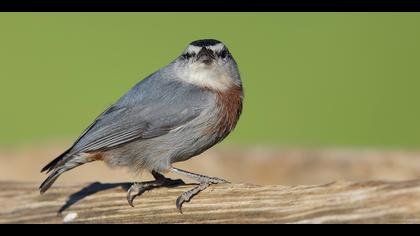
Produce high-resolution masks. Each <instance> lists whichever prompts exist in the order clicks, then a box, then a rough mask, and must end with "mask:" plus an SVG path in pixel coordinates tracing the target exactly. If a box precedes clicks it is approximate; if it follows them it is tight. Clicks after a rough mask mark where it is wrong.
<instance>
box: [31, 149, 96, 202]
mask: <svg viewBox="0 0 420 236" xmlns="http://www.w3.org/2000/svg"><path fill="white" fill-rule="evenodd" d="M86 162H88V160H87V159H86V158H85V157H84V156H79V155H69V150H67V151H66V152H64V153H63V154H61V155H60V156H58V157H57V158H55V159H54V160H53V161H51V162H50V163H49V164H48V165H46V166H45V167H44V168H43V169H42V171H41V172H44V171H47V173H48V172H51V173H50V174H49V176H48V177H47V179H45V181H44V182H42V184H41V186H39V191H40V193H41V194H43V193H45V192H46V191H47V190H48V189H49V188H50V187H51V185H53V184H54V182H55V181H56V180H57V178H58V177H59V176H60V175H61V174H63V173H64V172H66V171H68V170H71V169H73V168H75V167H77V166H80V165H82V164H85V163H86Z"/></svg>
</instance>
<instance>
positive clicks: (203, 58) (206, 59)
mask: <svg viewBox="0 0 420 236" xmlns="http://www.w3.org/2000/svg"><path fill="white" fill-rule="evenodd" d="M214 59H215V56H214V54H213V52H212V51H211V50H209V49H207V48H205V47H203V48H202V49H201V50H200V52H198V54H197V61H200V62H203V63H205V64H207V65H208V64H211V63H212V61H213V60H214Z"/></svg>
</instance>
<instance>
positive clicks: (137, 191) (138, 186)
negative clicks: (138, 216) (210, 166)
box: [127, 178, 185, 207]
mask: <svg viewBox="0 0 420 236" xmlns="http://www.w3.org/2000/svg"><path fill="white" fill-rule="evenodd" d="M184 184H185V182H184V181H183V180H182V179H175V180H173V179H169V178H161V179H157V180H155V181H151V182H143V183H134V184H133V185H131V187H130V188H129V189H128V191H127V201H128V204H129V205H130V206H131V207H134V204H133V201H134V199H135V198H136V197H137V196H139V195H141V194H143V193H144V192H146V191H148V190H151V189H153V188H159V187H172V186H179V185H184Z"/></svg>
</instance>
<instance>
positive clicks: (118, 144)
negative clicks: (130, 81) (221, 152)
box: [40, 39, 243, 211]
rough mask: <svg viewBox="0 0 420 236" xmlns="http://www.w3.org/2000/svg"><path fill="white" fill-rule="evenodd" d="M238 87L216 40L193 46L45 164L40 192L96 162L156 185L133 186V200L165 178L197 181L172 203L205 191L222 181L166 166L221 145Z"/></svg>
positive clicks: (231, 122)
mask: <svg viewBox="0 0 420 236" xmlns="http://www.w3.org/2000/svg"><path fill="white" fill-rule="evenodd" d="M242 99H243V91H242V82H241V79H240V75H239V71H238V67H237V64H236V62H235V60H234V59H233V57H232V55H231V54H230V52H229V51H228V49H227V48H226V46H225V45H224V44H223V43H221V42H220V41H217V40H214V39H204V40H197V41H194V42H192V43H190V44H189V45H188V47H187V48H186V49H185V51H184V52H183V53H182V55H181V56H179V57H178V58H176V59H175V60H174V61H172V62H171V63H170V64H169V65H167V66H165V67H163V68H162V69H160V70H158V71H157V72H155V73H153V74H151V75H150V76H148V77H147V78H145V79H144V80H142V81H140V82H139V83H138V84H136V85H135V86H134V87H133V88H132V89H131V90H130V91H128V92H127V93H126V94H125V95H124V96H123V97H121V98H120V99H119V100H118V101H117V102H116V103H115V104H114V105H112V106H110V107H109V108H108V109H106V110H105V111H104V112H103V113H102V114H101V115H99V117H97V118H96V119H95V121H94V122H93V123H92V124H91V125H90V126H89V127H88V128H87V129H86V130H85V131H84V132H83V133H82V134H81V135H80V137H79V138H78V139H77V140H76V141H75V142H74V144H73V145H72V146H71V147H70V148H69V149H68V150H67V151H65V152H64V153H63V154H61V155H60V156H58V157H57V158H55V159H54V160H53V161H51V162H50V163H49V164H48V165H46V166H45V167H44V168H43V169H42V172H44V171H47V173H48V172H51V173H50V174H49V176H48V178H47V179H46V180H45V181H44V182H43V183H42V184H41V186H40V192H41V193H44V192H45V191H47V190H48V188H49V187H50V186H51V185H52V184H53V183H54V181H55V180H56V179H57V178H58V177H59V176H60V175H61V174H62V173H64V172H65V171H68V170H70V169H73V168H75V167H77V166H80V165H82V164H85V163H88V162H91V161H97V160H101V161H104V162H105V163H107V164H108V165H109V166H111V167H117V166H120V167H128V168H130V169H131V170H132V171H134V172H136V173H139V172H140V171H142V170H147V171H149V172H151V174H152V175H153V176H154V178H155V180H154V181H151V182H144V183H134V184H133V185H132V186H131V187H130V189H129V190H128V193H127V199H128V202H129V204H130V205H131V206H133V199H134V198H135V197H136V196H137V195H139V194H141V193H142V192H144V190H146V189H150V188H153V187H161V186H167V185H170V184H173V183H174V182H178V183H179V181H180V180H171V179H168V178H166V177H164V176H163V174H162V173H167V172H172V173H174V174H179V175H183V176H186V177H189V178H191V179H194V180H196V181H198V182H199V185H198V186H197V187H195V188H193V189H192V190H190V191H187V192H185V193H183V194H182V195H181V196H179V197H178V199H177V201H176V206H177V208H178V209H179V210H180V211H181V207H182V204H183V203H184V202H188V201H190V199H192V197H193V196H194V195H196V194H197V193H199V192H200V191H202V190H203V189H205V188H207V187H208V186H209V185H211V184H218V183H226V182H227V181H226V180H223V179H220V178H216V177H209V176H204V175H199V174H194V173H190V172H187V171H184V170H180V169H177V168H174V167H172V163H175V162H180V161H185V160H188V159H190V158H191V157H193V156H196V155H198V154H200V153H202V152H204V151H206V150H207V149H209V148H210V147H212V146H213V145H215V144H217V143H219V142H220V141H222V140H223V139H224V138H225V137H226V136H227V135H228V134H229V133H230V132H231V131H232V130H233V129H234V127H235V125H236V123H237V121H238V119H239V116H240V114H241V111H242Z"/></svg>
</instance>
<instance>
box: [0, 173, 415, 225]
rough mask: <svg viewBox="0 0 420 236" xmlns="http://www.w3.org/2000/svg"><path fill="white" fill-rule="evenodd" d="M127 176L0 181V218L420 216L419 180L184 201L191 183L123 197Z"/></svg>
mask: <svg viewBox="0 0 420 236" xmlns="http://www.w3.org/2000/svg"><path fill="white" fill-rule="evenodd" d="M128 186H129V184H127V183H124V184H100V183H93V184H81V185H64V186H63V185H60V184H57V185H56V186H54V187H53V188H51V189H50V190H49V192H47V193H46V194H45V195H42V196H41V195H40V194H39V193H38V190H37V184H36V183H22V182H0V190H1V191H0V206H1V208H0V223H420V180H413V181H402V182H380V181H371V182H361V183H352V182H334V183H330V184H325V185H317V186H315V185H314V186H290V187H287V186H253V185H245V184H235V185H230V184H226V185H218V186H212V187H210V188H209V189H207V190H205V191H203V192H202V193H201V194H199V195H198V196H196V197H195V198H194V199H193V200H192V201H191V202H190V203H185V204H184V207H183V211H184V214H180V213H179V212H178V211H177V209H176V207H175V199H176V198H177V196H178V195H179V194H181V193H182V192H183V191H186V190H188V189H190V188H191V187H192V186H180V187H176V188H161V189H155V190H152V191H149V192H146V193H144V194H143V195H142V196H140V197H138V198H136V200H135V202H134V203H135V206H136V207H135V208H132V207H130V206H129V205H128V204H127V200H126V198H125V197H126V189H127V187H128Z"/></svg>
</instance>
